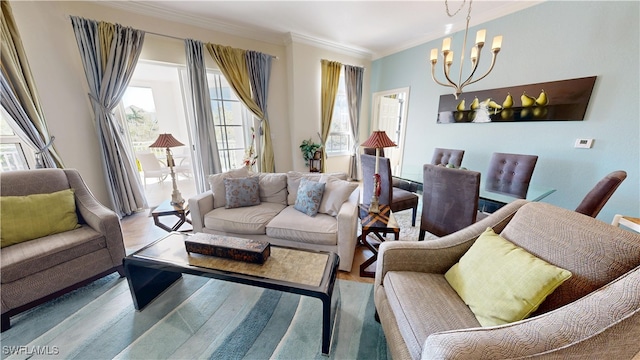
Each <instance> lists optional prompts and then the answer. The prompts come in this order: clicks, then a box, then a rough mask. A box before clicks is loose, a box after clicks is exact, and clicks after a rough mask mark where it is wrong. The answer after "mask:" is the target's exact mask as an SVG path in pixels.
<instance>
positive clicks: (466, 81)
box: [460, 46, 486, 89]
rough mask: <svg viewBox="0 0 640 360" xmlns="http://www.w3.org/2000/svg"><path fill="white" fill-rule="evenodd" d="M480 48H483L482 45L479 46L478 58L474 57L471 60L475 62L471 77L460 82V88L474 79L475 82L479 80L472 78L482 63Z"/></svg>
mask: <svg viewBox="0 0 640 360" xmlns="http://www.w3.org/2000/svg"><path fill="white" fill-rule="evenodd" d="M480 50H482V46H479V48H478V57H477V58H476V60H475V61H474V60H473V59H472V60H471V63H472V64H473V68H472V69H471V74H469V77H468V78H467V79H466V80H465V81H464V82H462V83H460V89H462V88H463V87H465V86H467V85H469V84H471V83H472V81H473V82H476V81H477V80H472V78H473V75H475V73H476V71H477V70H478V65H479V64H480ZM485 76H486V75H485Z"/></svg>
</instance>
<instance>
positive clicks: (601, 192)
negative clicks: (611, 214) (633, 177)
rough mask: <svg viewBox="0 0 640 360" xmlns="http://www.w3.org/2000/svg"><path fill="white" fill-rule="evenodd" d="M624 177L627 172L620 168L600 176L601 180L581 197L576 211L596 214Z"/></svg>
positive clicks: (588, 214)
mask: <svg viewBox="0 0 640 360" xmlns="http://www.w3.org/2000/svg"><path fill="white" fill-rule="evenodd" d="M626 178H627V172H626V171H622V170H618V171H614V172H612V173H610V174H608V175H607V176H605V177H604V178H602V180H600V181H598V183H597V184H596V185H595V186H594V187H593V189H591V191H589V192H588V193H587V195H586V196H585V197H584V199H582V201H581V202H580V204H579V205H578V207H577V208H576V212H579V213H581V214H584V215H587V216H591V217H593V218H595V217H596V216H598V213H600V210H602V208H603V207H604V205H605V204H606V203H607V201H609V198H611V195H613V193H614V192H615V191H616V189H617V188H618V186H620V184H621V183H622V182H623V181H624V179H626Z"/></svg>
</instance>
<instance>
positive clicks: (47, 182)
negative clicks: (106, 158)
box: [0, 169, 125, 331]
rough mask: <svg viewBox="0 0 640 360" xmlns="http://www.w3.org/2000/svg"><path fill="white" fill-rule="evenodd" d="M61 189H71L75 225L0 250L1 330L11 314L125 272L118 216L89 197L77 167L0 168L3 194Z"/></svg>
mask: <svg viewBox="0 0 640 360" xmlns="http://www.w3.org/2000/svg"><path fill="white" fill-rule="evenodd" d="M65 189H73V190H74V196H75V206H76V213H77V218H78V224H79V225H80V227H79V228H76V229H74V230H70V231H66V232H62V233H57V234H53V235H48V236H44V237H40V238H36V239H34V240H29V241H25V242H21V243H17V244H15V245H10V246H6V247H3V248H2V250H1V251H0V256H1V261H2V262H1V265H0V266H1V270H0V271H1V274H2V331H5V330H7V329H9V327H10V325H11V324H10V317H11V316H13V315H15V314H18V313H20V312H22V311H25V310H27V309H29V308H31V307H33V306H36V305H38V304H41V303H43V302H45V301H48V300H50V299H52V298H54V297H57V296H59V295H62V294H64V293H66V292H68V291H71V290H73V289H76V288H78V287H80V286H83V285H85V284H88V283H90V282H91V281H94V280H96V279H99V278H101V277H103V276H105V275H107V274H110V273H112V272H115V271H118V273H120V275H121V276H124V270H123V267H122V259H123V258H124V256H125V249H124V244H123V242H122V230H121V227H120V220H119V219H118V216H117V215H116V214H115V213H114V212H113V211H111V210H109V209H108V208H106V207H105V206H103V205H102V204H100V203H99V202H98V201H97V200H96V199H95V198H94V197H93V195H92V194H91V192H90V191H89V189H88V188H87V186H86V184H85V183H84V181H83V180H82V178H81V177H80V174H79V173H78V171H77V170H73V169H64V170H60V169H39V170H26V171H10V172H3V173H0V193H1V194H2V196H3V197H5V196H26V195H31V194H49V193H53V192H57V191H61V190H65ZM2 220H3V221H5V220H6V219H2Z"/></svg>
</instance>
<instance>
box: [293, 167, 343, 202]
mask: <svg viewBox="0 0 640 360" xmlns="http://www.w3.org/2000/svg"><path fill="white" fill-rule="evenodd" d="M322 175H327V176H335V177H337V178H338V179H340V180H347V174H346V173H343V172H336V173H325V174H321V173H301V172H297V171H289V172H287V192H288V193H289V194H288V195H287V204H289V205H295V203H296V196H297V195H298V186H300V180H301V179H302V178H305V179H309V180H313V181H320V178H321V177H322Z"/></svg>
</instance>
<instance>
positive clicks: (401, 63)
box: [371, 1, 640, 222]
mask: <svg viewBox="0 0 640 360" xmlns="http://www.w3.org/2000/svg"><path fill="white" fill-rule="evenodd" d="M639 14H640V3H638V2H636V1H634V2H623V1H589V2H572V1H548V2H544V3H542V4H539V5H536V6H533V7H531V8H528V9H525V10H523V11H520V12H517V13H515V14H512V15H509V16H505V17H503V18H500V19H497V20H494V21H491V22H488V23H486V24H483V25H481V26H475V27H474V28H472V29H470V34H471V35H470V36H472V39H473V38H475V33H476V31H477V30H478V29H482V28H486V29H487V39H491V38H492V37H493V36H495V35H498V34H501V35H503V36H504V41H503V48H502V50H501V51H500V53H499V56H498V61H497V64H496V66H495V69H494V70H493V72H492V73H491V74H490V75H489V76H488V77H487V78H485V79H484V80H481V81H480V82H478V83H476V84H473V85H470V86H469V87H468V88H465V89H464V90H465V91H476V90H485V89H494V88H501V87H508V86H517V85H527V84H535V83H541V82H548V81H556V80H565V79H572V78H579V77H586V76H594V75H595V76H597V80H596V84H595V88H594V89H593V93H592V96H591V99H590V101H589V105H588V107H587V113H586V116H585V119H584V121H543V122H523V123H515V122H514V123H487V124H472V123H467V124H437V123H436V118H437V110H438V101H439V97H440V95H442V94H450V93H451V89H450V88H445V87H442V86H439V85H436V84H435V83H433V81H432V80H431V75H430V63H429V61H428V59H429V53H430V50H431V49H432V48H439V47H440V46H441V42H442V40H441V39H439V40H436V41H432V42H430V43H427V44H424V45H420V46H417V47H415V48H412V49H408V50H406V51H403V52H400V53H397V54H394V55H390V56H387V57H385V58H382V59H379V60H376V61H374V63H373V76H372V86H371V87H372V91H374V92H375V91H383V90H387V89H393V88H398V87H404V86H410V87H411V95H410V107H409V115H408V122H407V125H408V128H407V140H406V143H405V144H406V146H407V148H406V150H405V155H404V164H405V165H406V166H412V167H414V168H418V167H420V168H421V166H422V164H423V163H426V162H429V161H430V159H431V155H432V152H433V148H435V147H445V148H458V149H465V150H466V153H465V156H464V161H463V165H464V166H466V167H468V168H470V169H474V170H478V171H484V170H486V169H487V167H488V161H489V158H490V156H491V154H492V153H493V152H513V153H521V154H537V155H538V156H539V159H538V164H537V166H536V169H535V171H534V174H533V179H532V181H533V182H535V183H537V184H541V185H548V186H551V187H553V188H556V189H557V191H556V192H555V193H554V194H552V195H550V196H549V197H548V198H546V199H545V200H544V201H546V202H549V203H552V204H554V205H558V206H561V207H564V208H568V209H575V207H576V206H577V205H578V203H579V202H580V201H581V200H582V198H583V197H584V196H585V195H586V193H587V192H588V191H589V190H590V189H591V188H592V187H593V186H594V185H595V184H596V183H597V182H598V181H599V180H600V179H601V178H602V177H604V176H605V175H606V174H608V173H610V172H612V171H614V170H619V169H621V170H625V171H627V173H628V177H627V179H626V180H625V181H624V182H623V183H622V185H621V186H620V188H619V189H618V190H617V192H616V193H615V194H614V195H613V197H612V198H611V199H610V201H609V202H608V203H607V205H606V206H605V207H604V209H603V210H602V212H601V213H600V215H599V216H598V218H599V219H601V220H603V221H606V222H610V221H611V220H612V218H613V215H614V214H615V213H622V214H627V215H631V216H639V215H640V205H639V198H640V194H639V190H640V186H639V184H640V121H639V120H638V116H639V114H640V106H639V103H638V100H639V99H640V95H639V89H640V85H639V81H640V80H639V79H640V73H639V69H640V66H639V64H640V59H639V55H640V53H639V52H638V49H639V48H640V47H639V39H640V30H639V23H640V20H639ZM462 36H463V34H462V33H457V34H455V35H454V42H453V44H452V49H453V50H454V51H455V50H456V49H460V48H461V46H462ZM485 51H486V49H485ZM484 64H485V67H484V68H483V67H482V64H481V68H482V69H481V70H479V72H482V71H483V70H484V69H486V62H485V63H484ZM455 69H456V71H457V68H455ZM441 71H442V70H440V69H438V71H437V73H440V75H441V76H442V74H441ZM452 71H453V68H452ZM456 74H457V72H456ZM577 138H594V139H595V143H594V146H593V148H592V149H575V148H574V147H573V145H574V142H575V140H576V139H577Z"/></svg>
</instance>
